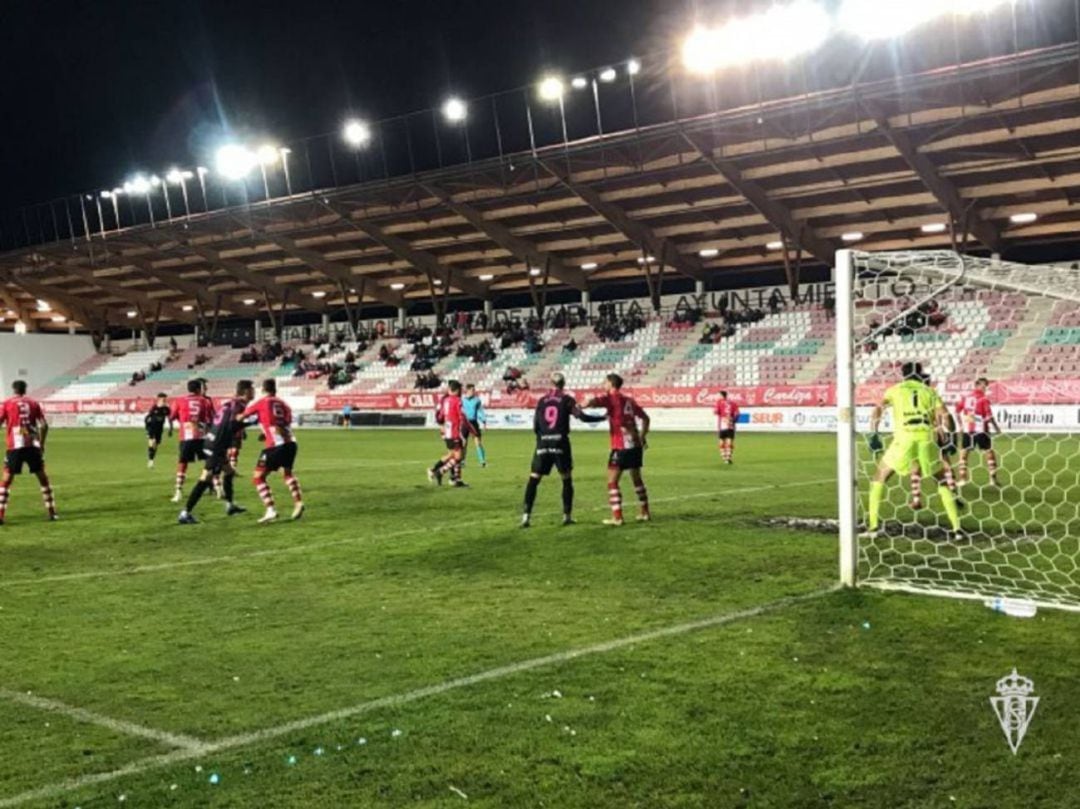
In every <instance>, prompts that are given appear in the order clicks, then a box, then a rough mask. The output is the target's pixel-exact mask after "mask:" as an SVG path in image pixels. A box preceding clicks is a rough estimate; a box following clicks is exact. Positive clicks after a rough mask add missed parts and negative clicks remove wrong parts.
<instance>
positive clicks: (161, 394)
mask: <svg viewBox="0 0 1080 809" xmlns="http://www.w3.org/2000/svg"><path fill="white" fill-rule="evenodd" d="M157 398H158V399H168V398H169V397H168V396H167V395H166V394H164V393H159V394H158V395H157Z"/></svg>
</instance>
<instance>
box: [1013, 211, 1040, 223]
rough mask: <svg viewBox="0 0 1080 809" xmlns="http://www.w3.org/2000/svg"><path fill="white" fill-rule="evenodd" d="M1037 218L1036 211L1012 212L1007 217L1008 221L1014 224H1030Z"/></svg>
mask: <svg viewBox="0 0 1080 809" xmlns="http://www.w3.org/2000/svg"><path fill="white" fill-rule="evenodd" d="M1038 218H1039V215H1038V214H1037V213H1014V214H1013V215H1012V216H1010V217H1009V221H1010V222H1012V223H1013V224H1014V225H1030V224H1031V223H1032V222H1034V221H1035V220H1036V219H1038Z"/></svg>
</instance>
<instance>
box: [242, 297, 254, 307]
mask: <svg viewBox="0 0 1080 809" xmlns="http://www.w3.org/2000/svg"><path fill="white" fill-rule="evenodd" d="M254 305H255V299H254V298H244V306H254Z"/></svg>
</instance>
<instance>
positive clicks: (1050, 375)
mask: <svg viewBox="0 0 1080 809" xmlns="http://www.w3.org/2000/svg"><path fill="white" fill-rule="evenodd" d="M836 337H837V339H836V379H835V382H836V404H837V414H838V419H837V423H838V434H837V472H838V486H839V494H838V508H839V540H840V563H839V568H840V571H839V572H840V580H841V582H842V583H843V584H845V585H848V586H855V585H858V586H868V587H875V588H879V589H885V590H904V591H909V592H917V593H925V594H932V595H940V596H947V597H952V598H968V599H981V600H982V599H997V598H1003V599H1011V600H1017V601H1021V602H1023V603H1025V604H1031V605H1034V606H1037V607H1038V606H1042V607H1053V608H1058V609H1067V610H1075V611H1080V441H1078V438H1080V270H1077V269H1073V268H1070V267H1057V266H1029V265H1023V264H1015V263H1011V262H1003V261H1000V260H997V259H984V258H975V257H970V256H963V255H959V254H957V253H953V252H947V251H907V252H890V253H862V252H857V251H851V250H841V251H839V252H838V254H837V262H836ZM913 363H917V364H918V370H919V372H920V373H921V375H922V376H923V378H924V379H925V381H926V382H927V383H928V384H929V385H930V386H931V387H933V388H934V389H935V390H936V391H937V393H938V395H939V397H940V399H941V400H942V403H943V405H944V407H945V408H947V410H948V412H949V419H948V424H947V427H948V428H949V429H948V430H947V431H942V432H939V435H938V439H939V449H938V450H937V451H935V452H934V453H933V465H934V466H935V467H936V468H935V469H922V468H921V466H920V463H919V462H915V463H912V464H910V465H909V466H910V468H900V469H895V470H894V473H893V474H892V476H891V478H890V479H889V480H888V482H887V483H886V484H885V489H884V492H883V493H882V494H881V495H880V498H881V499H880V505H879V507H878V514H877V517H878V520H879V523H878V531H877V532H875V533H870V532H866V531H865V528H866V526H867V523H868V518H869V514H868V511H869V499H870V498H869V490H870V482H871V481H872V480H873V478H874V475H875V473H876V472H877V470H878V469H879V467H881V466H882V465H883V464H884V465H885V466H886V467H887V468H890V469H891V468H892V467H893V466H894V465H896V466H900V467H904V466H905V464H904V463H903V462H901V463H899V464H897V463H896V462H895V459H893V460H892V461H890V460H888V459H886V457H885V456H886V452H885V451H886V450H887V448H888V446H889V444H890V441H891V440H892V437H893V436H892V428H891V421H890V418H889V414H888V412H887V411H886V415H885V417H884V419H883V421H882V424H881V427H880V436H878V437H879V438H880V441H872V440H871V435H870V429H871V425H870V417H871V411H872V409H873V407H874V405H875V404H877V403H879V402H880V401H881V399H882V394H883V393H884V391H885V390H886V389H887V388H888V387H889V386H891V385H893V384H895V383H897V382H900V381H901V378H902V370H901V369H902V368H903V367H904V366H905V365H908V370H909V371H910V370H911V369H912V367H913V366H912V365H911V364H913ZM998 429H1000V433H999V432H998ZM924 463H926V462H925V461H924ZM935 474H937V475H939V480H935ZM878 490H879V491H881V490H880V488H879V489H878ZM950 492H951V493H952V495H953V497H952V498H950V497H949V493H950ZM950 499H955V500H957V501H959V504H960V509H959V518H960V528H961V530H960V532H959V533H956V532H954V531H953V530H952V520H951V518H949V516H948V511H949V508H948V501H949V500H950Z"/></svg>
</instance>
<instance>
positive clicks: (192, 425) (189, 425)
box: [169, 379, 214, 503]
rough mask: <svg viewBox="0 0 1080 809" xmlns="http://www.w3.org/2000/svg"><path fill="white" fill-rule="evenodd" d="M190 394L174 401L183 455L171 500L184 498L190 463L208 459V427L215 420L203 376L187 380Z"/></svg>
mask: <svg viewBox="0 0 1080 809" xmlns="http://www.w3.org/2000/svg"><path fill="white" fill-rule="evenodd" d="M187 389H188V392H187V395H186V396H181V397H180V398H178V399H175V400H174V401H173V406H172V412H171V413H169V421H171V422H179V424H180V455H179V458H178V459H177V463H176V491H175V492H174V493H173V498H172V501H173V502H174V503H179V502H180V501H181V500H182V499H183V498H184V481H185V480H187V468H188V464H191V463H199V462H200V461H203V460H205V458H204V457H203V448H204V446H205V438H206V431H207V430H208V429H209V428H210V425H211V424H213V423H214V403H213V402H212V401H211V400H210V399H209V398H207V396H206V395H205V388H204V386H203V382H202V380H201V379H192V380H191V381H190V382H188V383H187Z"/></svg>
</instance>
